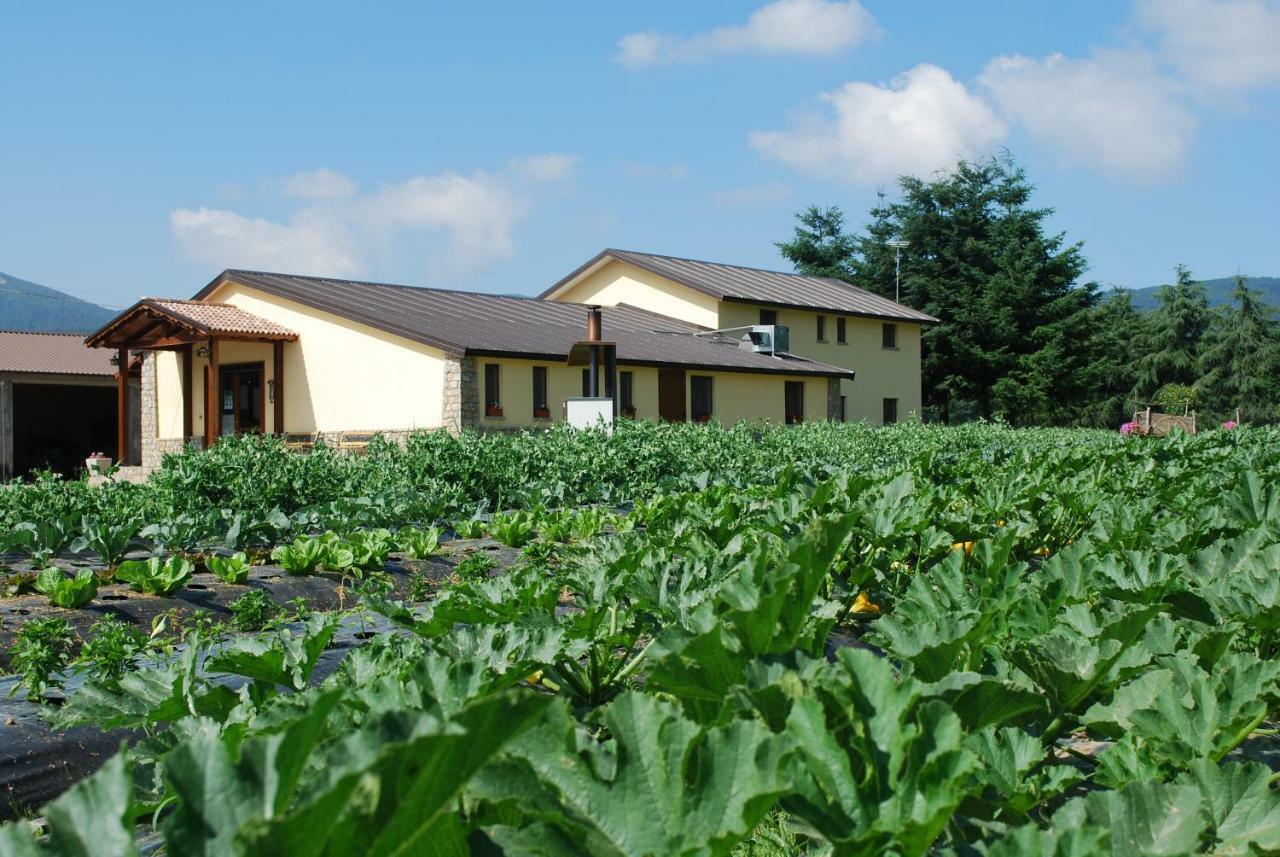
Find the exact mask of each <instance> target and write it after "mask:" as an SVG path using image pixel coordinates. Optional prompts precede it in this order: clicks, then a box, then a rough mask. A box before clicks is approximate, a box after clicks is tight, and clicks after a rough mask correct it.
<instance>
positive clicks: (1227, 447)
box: [0, 427, 1280, 855]
mask: <svg viewBox="0 0 1280 857" xmlns="http://www.w3.org/2000/svg"><path fill="white" fill-rule="evenodd" d="M620 434H622V433H620ZM777 434H779V435H783V436H784V437H783V438H782V439H781V440H778V439H775V438H773V436H772V435H768V434H766V435H765V436H764V437H763V438H762V439H761V440H760V441H759V444H760V445H762V446H764V447H766V448H770V447H772V448H773V449H775V450H776V449H777V448H779V446H781V445H789V444H793V443H799V442H800V441H801V440H802V439H807V440H808V441H810V442H813V443H818V442H819V441H822V440H825V439H831V440H832V446H831V447H830V448H825V447H815V448H812V449H808V450H805V451H803V454H801V455H797V456H796V458H795V460H794V462H790V463H782V460H780V459H779V460H775V461H774V462H772V463H771V464H769V465H767V466H766V465H765V464H764V463H763V462H761V463H759V464H758V467H759V469H758V470H752V469H750V468H749V467H748V468H747V469H741V470H740V469H736V468H737V465H738V464H741V463H742V462H749V461H751V460H753V459H754V456H755V454H756V453H755V450H754V448H753V447H752V446H751V444H754V443H756V441H755V440H754V439H753V437H752V436H750V435H741V436H737V437H736V440H735V441H734V442H736V443H739V444H741V445H742V446H743V447H744V448H743V449H736V450H731V449H730V448H729V446H728V443H729V441H726V437H729V436H731V435H732V433H731V432H727V431H725V432H719V433H717V430H712V431H710V432H706V433H705V435H706V438H707V439H706V440H705V441H704V440H702V438H701V437H700V436H697V435H693V434H686V433H684V432H680V433H676V434H674V435H673V436H675V437H678V438H680V442H681V443H685V442H687V443H689V444H690V445H691V446H690V450H689V451H690V461H691V462H693V461H705V460H706V459H699V458H697V456H698V455H701V454H703V453H705V452H707V449H708V448H714V449H717V450H721V451H724V450H729V451H728V452H727V453H726V454H725V456H724V458H723V459H721V460H720V461H721V464H722V465H723V466H721V467H711V468H707V469H698V468H697V467H696V465H693V464H691V465H690V467H689V469H688V471H687V472H686V473H684V474H683V475H681V476H672V477H671V478H670V479H666V480H665V481H661V484H654V485H651V486H649V487H647V488H645V489H644V490H643V492H642V493H641V494H636V495H631V494H628V495H627V497H626V499H634V500H637V501H638V502H636V504H635V506H634V508H633V509H632V511H631V513H630V514H628V515H627V516H626V524H625V526H620V527H619V526H611V527H610V528H609V529H611V530H613V532H611V533H610V534H609V535H608V536H607V537H595V536H591V535H587V536H586V537H585V538H582V539H579V540H577V541H576V542H575V543H573V544H560V543H558V542H555V541H553V540H550V539H547V538H546V537H545V534H544V535H543V537H542V538H538V539H535V540H533V541H526V543H525V544H524V546H523V548H522V551H521V557H520V561H518V562H517V563H516V564H515V565H514V566H512V567H511V568H510V569H508V570H507V571H506V572H505V573H503V574H498V575H488V574H484V575H474V576H466V577H462V578H459V579H458V580H456V581H455V582H453V583H451V584H450V585H447V586H443V587H441V588H439V589H438V590H437V591H435V592H433V593H432V597H431V598H430V600H428V601H426V602H425V603H422V604H414V603H410V602H398V601H395V600H392V599H390V598H388V597H387V595H386V594H385V593H380V592H378V591H376V590H370V591H368V592H366V593H365V595H364V597H363V601H364V605H365V607H366V608H367V609H372V610H377V611H379V612H381V613H382V614H384V615H385V616H386V617H387V618H388V619H390V620H391V621H393V622H394V623H396V624H397V625H398V626H399V627H400V628H401V629H402V632H401V633H399V634H387V635H383V636H380V637H378V638H375V639H373V640H371V641H369V642H368V644H367V645H365V646H362V647H361V648H359V649H358V650H355V651H353V652H352V653H351V654H350V655H349V656H348V657H347V659H346V660H345V662H344V663H343V665H342V666H341V667H340V668H339V671H338V673H336V674H335V675H334V676H332V677H331V678H329V679H327V680H325V681H323V682H321V683H319V684H318V685H313V684H312V682H311V681H310V676H311V667H312V666H313V665H314V663H315V659H316V657H318V653H319V652H320V651H322V650H323V648H324V646H325V645H326V642H327V639H328V636H327V635H329V634H330V633H331V630H330V629H331V621H332V620H330V619H327V618H325V617H322V616H315V617H312V618H311V619H310V620H308V622H307V623H306V625H305V627H304V628H303V629H302V630H300V631H298V630H293V631H291V630H287V629H279V630H275V631H270V632H268V633H266V634H264V635H261V636H257V637H252V638H245V639H240V640H235V641H233V642H231V643H230V644H229V645H223V646H221V647H219V648H218V649H217V650H216V652H214V651H213V650H211V649H209V648H207V647H206V646H204V645H203V644H202V643H201V642H200V641H199V640H198V639H196V640H194V641H192V645H191V647H190V648H189V649H188V650H187V652H188V654H187V655H185V657H184V658H183V659H180V660H179V661H177V662H175V663H171V664H167V665H164V666H162V667H159V668H153V667H144V668H142V669H137V670H131V671H126V672H124V673H123V674H122V675H121V676H119V677H118V678H96V679H92V680H90V681H89V682H87V683H86V684H85V685H84V687H83V688H82V689H81V690H80V691H79V692H78V693H76V694H73V695H72V696H71V697H70V698H69V699H68V700H67V702H66V703H65V704H64V705H62V706H60V707H59V708H58V709H56V710H54V711H51V712H50V716H51V717H53V718H54V719H55V721H56V722H57V723H58V724H60V725H77V724H88V723H93V724H97V725H99V726H102V727H107V728H115V727H126V728H132V729H137V730H141V731H142V732H144V733H146V735H147V737H146V738H145V739H144V740H143V741H141V742H140V743H138V744H137V745H135V746H133V747H131V748H130V749H128V750H126V751H124V753H123V754H122V755H121V756H119V757H117V758H115V759H113V760H112V761H111V762H110V763H108V765H107V766H106V767H104V768H103V769H102V770H101V771H100V772H99V773H98V774H96V775H94V776H93V777H91V778H90V779H88V780H86V781H85V782H84V783H82V784H81V785H80V786H78V787H76V788H75V789H73V790H72V791H71V792H69V793H68V794H67V795H66V796H64V797H63V798H61V799H59V800H58V801H55V802H54V803H53V804H51V805H49V806H48V807H47V808H46V809H45V817H46V822H45V827H44V828H43V833H44V838H42V839H41V840H39V842H37V840H35V839H33V838H32V835H31V831H30V830H29V829H28V828H27V827H25V826H23V825H11V826H7V827H5V828H3V829H2V830H0V849H2V848H8V849H9V850H11V851H13V852H15V853H102V849H104V848H105V849H106V850H108V851H110V852H111V853H119V854H128V853H132V851H133V849H134V848H135V845H134V843H135V837H136V830H135V825H136V824H150V823H152V822H154V823H156V824H158V827H159V831H160V835H161V837H162V839H163V840H164V843H165V847H166V848H167V849H168V852H169V853H173V854H182V853H206V854H224V853H225V854H268V853H307V854H379V853H388V852H392V851H399V852H401V853H417V852H423V851H427V850H428V846H430V847H432V848H435V849H437V850H441V851H448V850H452V851H453V852H455V853H465V852H466V851H467V850H468V849H471V850H473V851H482V850H488V851H490V852H494V851H501V852H505V853H510V854H570V853H591V854H625V855H649V854H728V853H731V852H733V851H734V850H735V849H744V848H745V849H753V850H752V853H758V852H759V849H760V848H762V847H763V843H764V841H765V840H767V839H775V840H777V841H784V842H786V843H789V845H788V846H787V847H789V848H792V849H793V850H795V851H804V850H806V849H808V850H813V851H815V852H816V851H821V850H824V849H825V850H827V852H828V853H830V852H834V853H849V854H871V853H899V854H923V853H927V852H930V851H934V852H942V853H989V854H1064V855H1065V854H1094V853H1120V852H1128V853H1132V854H1157V853H1160V854H1181V853H1195V852H1199V851H1205V850H1215V851H1218V852H1221V853H1246V852H1249V851H1251V850H1252V851H1259V850H1261V851H1267V850H1275V849H1280V795H1277V793H1276V791H1275V787H1274V784H1273V779H1274V778H1275V774H1274V773H1273V772H1272V771H1271V770H1270V769H1268V768H1267V767H1266V766H1265V765H1263V764H1260V763H1258V762H1255V761H1250V754H1256V753H1257V752H1258V751H1259V750H1267V749H1268V742H1269V741H1271V740H1273V732H1274V726H1273V723H1274V719H1275V715H1276V712H1277V711H1278V710H1280V662H1277V659H1276V654H1277V630H1278V629H1280V585H1278V583H1277V574H1276V570H1277V568H1280V493H1278V492H1277V489H1276V488H1275V487H1274V486H1275V485H1276V484H1277V479H1278V477H1280V445H1278V444H1277V443H1276V441H1277V440H1278V439H1280V434H1278V433H1276V432H1274V431H1268V430H1259V431H1255V430H1249V431H1236V432H1230V433H1228V432H1220V433H1208V434H1206V435H1203V436H1199V437H1196V438H1174V439H1169V440H1161V441H1156V442H1145V443H1140V444H1138V443H1126V442H1124V441H1121V440H1119V439H1117V438H1114V437H1110V436H1100V435H1096V434H1092V433H1083V434H1080V435H1072V434H1070V433H1039V432H1030V433H1022V432H1011V431H1007V430H1003V429H997V428H990V427H984V428H980V429H973V430H970V429H962V430H959V431H958V432H957V433H956V434H950V433H948V432H947V431H946V430H938V429H931V428H923V427H907V428H904V429H902V430H901V431H893V432H887V433H885V434H886V439H885V440H883V441H881V440H877V439H875V437H873V436H869V437H863V436H862V435H860V434H858V433H857V430H850V433H849V436H848V437H844V436H842V435H840V434H839V432H837V431H834V430H831V431H829V432H818V431H815V432H813V433H811V434H809V435H802V434H800V433H791V432H782V431H780V432H778V433H777ZM655 437H656V438H657V439H655V440H653V442H654V443H658V442H661V441H662V438H661V437H659V436H655ZM1071 438H1075V439H1076V441H1077V442H1065V441H1069V440H1070V439H1071ZM636 439H637V438H636V437H630V438H628V437H626V436H625V435H623V436H622V437H620V438H618V439H616V440H614V441H610V440H605V439H596V440H595V441H593V442H594V443H599V444H600V445H601V449H602V450H605V451H608V450H609V449H610V448H611V447H610V444H612V443H619V444H623V445H625V444H626V443H627V442H633V441H635V440H636ZM545 441H546V443H547V444H548V445H549V447H551V445H554V444H556V443H562V442H563V443H576V442H577V441H573V440H567V441H566V440H561V439H560V438H559V437H557V436H555V435H553V436H550V437H548V438H546V439H545ZM504 442H505V441H504ZM521 442H522V443H532V441H528V440H525V441H521ZM699 443H705V444H706V445H707V446H706V447H698V446H697V444H699ZM721 444H725V446H723V447H722V446H721ZM881 444H884V446H881ZM406 454H407V453H406ZM555 454H556V453H555V450H554V449H552V448H549V449H548V456H549V457H552V458H553V457H554V455H555ZM619 454H625V455H640V453H636V452H634V451H631V450H625V451H622V452H619ZM649 454H653V455H658V454H665V453H659V452H653V453H649ZM844 455H848V456H850V457H848V458H841V457H840V456H844ZM201 466H204V465H201ZM342 466H348V465H345V464H344V465H342ZM349 466H352V467H363V466H372V465H370V464H362V465H349ZM605 469H606V471H607V468H605ZM582 470H583V473H582V474H580V476H579V477H578V478H579V480H580V482H579V483H578V484H579V485H583V486H589V485H590V484H591V479H592V475H591V473H590V470H591V465H590V464H588V463H584V465H583V467H582ZM150 490H158V489H150ZM605 493H607V492H606V491H605V490H604V489H599V488H591V487H581V488H578V489H575V490H574V491H571V492H567V493H566V496H567V497H572V498H573V499H574V500H577V499H580V498H583V497H586V498H591V497H595V498H598V497H600V496H602V495H603V494H605ZM514 496H516V495H515V494H514V493H512V494H507V495H506V497H514ZM547 496H549V495H546V494H526V495H523V496H522V497H521V500H520V501H519V502H508V501H507V500H506V499H504V500H503V501H501V506H502V507H506V508H510V507H511V506H523V507H526V508H529V509H533V508H535V507H536V506H538V505H539V503H538V502H531V501H532V500H533V499H535V498H545V497H547ZM615 499H622V498H621V497H617V498H615ZM324 502H332V501H327V500H326V501H324ZM474 502H476V500H475V499H474V498H470V497H468V499H467V501H466V504H465V505H464V506H463V507H462V508H466V506H471V505H472V504H474ZM498 504H499V501H498V500H497V498H496V496H495V497H494V499H493V501H492V505H494V506H497V505H498ZM472 508H474V506H472ZM272 511H279V512H280V514H282V515H284V516H285V517H286V518H288V519H290V521H291V524H290V527H288V528H282V530H281V532H283V533H285V534H296V532H297V531H298V530H300V529H302V528H301V527H294V526H293V525H292V521H293V520H295V518H294V516H300V517H299V518H297V520H304V519H306V516H307V515H309V514H310V513H311V512H312V511H315V509H310V510H309V509H308V508H305V507H304V508H297V509H292V508H290V509H286V508H283V507H281V508H280V509H278V510H275V509H274V508H273V510H272ZM539 516H540V513H538V512H533V511H530V512H527V513H518V514H517V515H515V516H510V517H512V518H513V519H514V520H516V521H518V522H521V523H517V524H513V525H512V532H511V533H510V536H511V538H512V540H513V541H514V540H517V538H516V537H518V536H520V535H525V536H530V535H532V534H537V533H538V532H539V527H540V526H543V525H542V524H541V523H540V520H541V519H540V517H539ZM452 519H453V520H455V521H456V516H455V517H454V518H452ZM221 520H224V521H225V520H229V519H228V518H225V517H224V518H221ZM313 520H314V519H313ZM424 520H427V519H425V518H422V517H416V516H415V517H406V518H405V519H403V520H402V521H401V523H403V522H407V521H411V522H418V523H421V522H423V521H424ZM499 520H500V521H502V520H503V519H502V518H500V519H499ZM385 523H390V522H373V521H362V522H361V524H360V526H363V527H366V528H367V527H373V526H381V525H384V524H385ZM463 526H464V527H465V526H469V525H463ZM475 526H477V527H478V526H479V525H475ZM455 528H458V527H457V524H456V523H455ZM335 529H338V530H339V531H340V532H341V531H344V528H335ZM354 529H359V526H358V527H356V528H354ZM418 529H422V527H419V528H418ZM349 531H354V530H349ZM286 543H287V544H289V545H290V546H291V548H290V549H292V545H293V539H292V537H291V538H289V539H280V540H279V541H278V542H277V543H276V546H277V547H279V546H280V545H282V544H286ZM324 543H325V540H324V539H323V538H320V539H311V537H308V541H306V545H308V547H306V548H299V551H300V552H301V553H302V554H308V553H309V551H311V550H312V548H311V547H310V545H312V544H315V545H318V546H319V547H317V548H315V550H317V551H319V552H323V550H325V548H324ZM540 545H549V547H546V548H543V547H539V546H540ZM307 559H308V557H307V556H304V557H303V559H302V561H303V562H304V563H305V561H307ZM846 643H851V644H852V645H843V644H846ZM837 644H840V645H837ZM202 660H203V663H204V666H205V670H204V671H203V672H202V671H199V670H197V669H196V665H197V664H198V663H201V662H202ZM218 675H231V676H237V677H239V678H240V679H242V680H243V681H245V682H247V683H246V684H244V687H243V689H242V690H240V691H232V690H230V689H229V688H228V686H227V685H226V684H225V683H221V682H218V681H216V680H215V679H216V677H217V676H218ZM1263 755H1265V754H1263ZM90 843H92V844H93V845H94V846H96V849H95V848H94V847H89V844H90ZM744 853H745V852H744Z"/></svg>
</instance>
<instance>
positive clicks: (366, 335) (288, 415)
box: [196, 282, 445, 433]
mask: <svg viewBox="0 0 1280 857" xmlns="http://www.w3.org/2000/svg"><path fill="white" fill-rule="evenodd" d="M207 299H208V300H209V301H214V302H222V303H229V304H233V305H235V306H238V307H240V308H241V309H244V310H246V311H248V312H251V313H254V314H255V315H260V316H262V317H263V318H267V319H270V320H272V321H274V322H277V323H279V324H282V325H284V326H285V327H288V328H289V329H290V330H293V331H294V332H296V333H297V334H298V337H299V338H298V341H297V342H286V343H285V346H284V368H285V371H284V397H285V398H284V413H285V420H284V421H285V426H284V428H285V430H286V431H288V432H314V431H328V432H332V431H359V430H369V431H405V430H410V429H415V428H435V427H437V426H439V425H440V424H441V411H442V409H443V403H444V401H443V400H444V367H445V355H444V353H443V352H441V351H439V350H438V349H435V348H432V347H430V346H428V345H422V344H420V343H416V342H411V341H409V340H407V339H403V338H401V337H398V336H395V335H393V334H390V333H386V332H384V331H380V330H377V329H375V328H372V327H368V326H367V325H363V324H360V323H358V322H354V321H351V320H349V319H345V318H341V317H339V316H336V315H333V314H331V313H327V312H323V311H321V310H316V309H311V308H310V307H305V306H302V305H301V304H297V303H293V302H292V301H288V300H285V299H283V298H278V297H275V296H273V295H268V294H265V293H263V292H260V291H258V290H256V289H253V288H250V287H248V286H243V285H241V284H239V283H235V282H228V283H226V284H224V285H222V286H221V287H219V288H218V289H217V290H216V291H215V292H214V293H213V294H211V295H209V296H208V298H207ZM258 348H261V349H265V354H266V357H265V358H263V359H265V361H266V366H267V377H268V378H269V377H270V372H271V365H272V360H271V346H270V344H259V343H229V342H226V343H223V344H222V349H221V351H220V353H219V359H220V361H221V362H222V363H233V362H238V361H240V360H241V359H244V360H248V359H250V357H251V355H252V354H253V353H255V352H254V350H253V349H258ZM253 359H257V358H253ZM201 374H202V373H201V370H200V369H197V372H196V377H197V378H199V377H200V376H201ZM201 410H203V409H201ZM267 413H268V421H270V414H271V406H270V404H268V406H267ZM271 428H274V427H269V430H270V429H271ZM197 433H198V432H197Z"/></svg>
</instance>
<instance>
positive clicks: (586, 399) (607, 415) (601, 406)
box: [564, 396, 613, 431]
mask: <svg viewBox="0 0 1280 857" xmlns="http://www.w3.org/2000/svg"><path fill="white" fill-rule="evenodd" d="M564 415H565V420H567V421H568V423H569V425H571V426H573V427H574V428H578V429H582V428H599V427H600V426H602V425H603V426H604V429H605V430H606V431H613V399H609V398H605V397H603V396H596V397H591V396H573V397H571V398H568V399H565V402H564Z"/></svg>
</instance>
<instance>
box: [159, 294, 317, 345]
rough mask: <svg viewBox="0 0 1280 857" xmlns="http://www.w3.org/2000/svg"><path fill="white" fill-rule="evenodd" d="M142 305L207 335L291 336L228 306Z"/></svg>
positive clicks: (163, 302)
mask: <svg viewBox="0 0 1280 857" xmlns="http://www.w3.org/2000/svg"><path fill="white" fill-rule="evenodd" d="M142 302H143V303H144V304H147V305H150V306H154V307H156V308H158V309H161V310H163V311H165V312H167V313H168V314H169V315H171V316H173V317H174V318H175V319H178V320H179V321H184V322H186V323H187V324H190V325H191V326H193V327H197V328H199V329H200V330H202V331H207V332H209V333H213V334H218V333H235V334H248V335H255V336H292V337H296V336H297V334H296V333H294V332H293V331H292V330H289V328H287V327H284V326H283V325H279V324H276V323H275V322H274V321H271V320H269V319H265V318H263V317H262V316H258V315H254V314H253V313H251V312H247V311H245V310H242V309H240V307H237V306H232V305H231V304H212V303H205V302H204V301H180V300H170V299H169V298H143V301H142Z"/></svg>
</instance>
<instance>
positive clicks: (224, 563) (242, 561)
mask: <svg viewBox="0 0 1280 857" xmlns="http://www.w3.org/2000/svg"><path fill="white" fill-rule="evenodd" d="M205 565H206V566H208V568H209V571H211V572H213V574H214V575H216V576H217V578H218V579H219V580H221V581H222V582H223V583H230V584H232V585H239V584H243V583H244V582H245V581H247V580H248V579H249V572H250V570H251V569H252V568H253V564H252V563H250V562H249V557H248V556H247V555H246V554H245V553H244V552H243V551H237V552H236V553H233V554H232V555H231V556H221V555H220V554H210V555H209V557H208V558H207V559H206V560H205Z"/></svg>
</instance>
